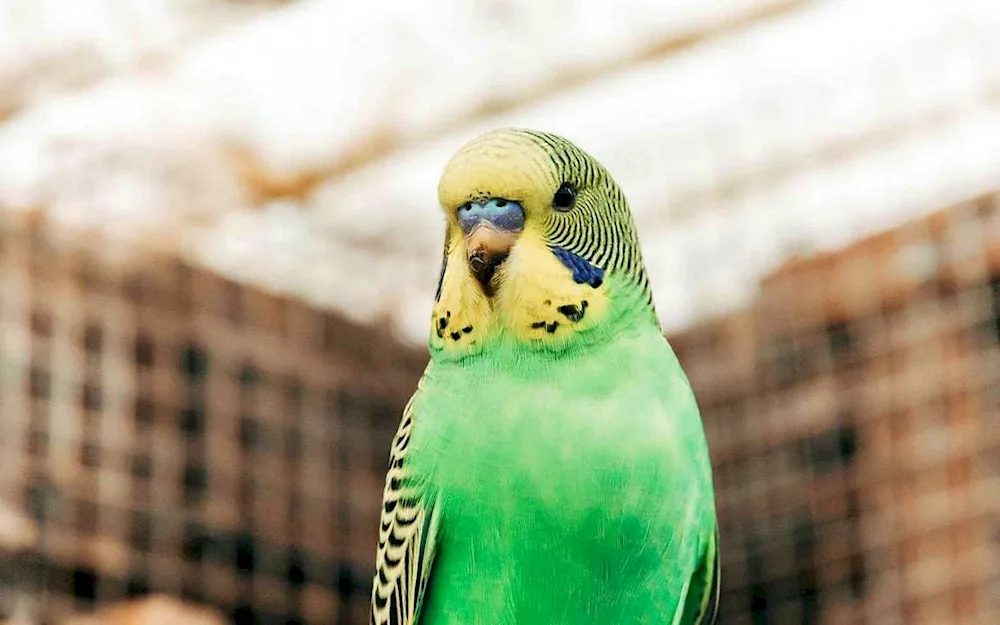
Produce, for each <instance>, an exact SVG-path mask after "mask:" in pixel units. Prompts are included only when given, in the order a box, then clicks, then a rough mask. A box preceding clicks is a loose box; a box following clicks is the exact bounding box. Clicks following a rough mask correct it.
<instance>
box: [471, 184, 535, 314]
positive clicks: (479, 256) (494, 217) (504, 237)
mask: <svg viewBox="0 0 1000 625" xmlns="http://www.w3.org/2000/svg"><path fill="white" fill-rule="evenodd" d="M458 223H459V225H460V226H461V228H462V233H463V234H464V235H465V249H466V251H467V252H468V259H469V268H470V269H471V270H472V273H473V274H475V276H476V278H477V279H478V280H479V282H480V284H482V285H483V288H484V289H485V290H486V292H487V294H491V293H492V287H491V286H490V283H491V281H492V279H493V275H494V273H495V272H496V269H497V267H499V266H500V263H502V262H503V261H504V260H505V259H506V258H507V255H508V254H510V249H511V247H513V246H514V243H515V242H516V241H517V237H518V235H519V234H520V233H521V230H522V229H523V228H524V209H523V208H521V205H520V204H519V203H517V202H512V201H510V200H504V199H492V200H489V201H488V202H482V203H479V202H469V203H468V204H464V205H462V207H460V208H459V209H458Z"/></svg>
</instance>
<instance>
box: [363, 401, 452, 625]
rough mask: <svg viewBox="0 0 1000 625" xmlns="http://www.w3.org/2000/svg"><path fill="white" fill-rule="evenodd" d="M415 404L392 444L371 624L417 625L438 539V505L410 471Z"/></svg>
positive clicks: (383, 504)
mask: <svg viewBox="0 0 1000 625" xmlns="http://www.w3.org/2000/svg"><path fill="white" fill-rule="evenodd" d="M412 429H413V399H412V398H411V399H410V401H409V403H407V404H406V408H405V409H404V410H403V419H402V422H401V423H400V424H399V430H398V431H397V432H396V437H395V438H394V439H393V441H392V450H391V452H390V454H389V471H388V473H387V474H386V477H385V491H384V492H383V495H382V517H381V521H380V524H379V534H378V554H377V555H376V558H375V579H374V581H373V584H372V614H371V624H372V625H413V624H414V623H415V622H416V619H417V616H418V614H419V611H420V604H421V601H422V599H423V596H424V591H425V589H426V588H427V580H428V579H429V577H430V571H431V564H432V563H433V561H434V547H435V539H436V537H437V521H438V514H437V511H438V508H439V506H438V505H437V500H436V499H434V500H431V499H430V498H429V493H428V492H427V490H426V489H425V488H424V486H423V485H422V484H421V481H420V480H418V479H415V476H414V475H412V474H411V473H410V472H409V471H407V467H406V451H407V449H408V448H409V445H410V433H411V430H412Z"/></svg>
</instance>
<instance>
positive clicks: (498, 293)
mask: <svg viewBox="0 0 1000 625" xmlns="http://www.w3.org/2000/svg"><path fill="white" fill-rule="evenodd" d="M438 198H439V201H440V204H441V207H442V208H443V209H444V212H445V216H446V218H447V232H446V235H445V250H444V264H443V266H442V270H441V278H440V283H439V285H438V294H437V300H436V305H435V307H434V314H433V320H432V323H433V332H432V335H431V347H432V349H437V350H443V351H445V352H448V353H456V354H464V353H469V352H471V351H475V347H476V346H481V345H482V344H483V343H484V342H487V341H488V340H489V339H490V338H492V337H495V336H500V335H506V336H510V337H513V338H514V339H515V340H522V341H525V342H527V343H529V344H531V345H535V346H542V347H547V348H558V347H562V346H565V345H568V344H570V343H572V340H571V339H572V338H574V337H577V336H581V335H583V334H585V333H586V332H587V331H588V330H591V329H593V328H595V327H599V326H601V325H602V324H606V323H607V322H608V321H609V319H611V318H615V317H618V316H620V314H619V313H624V312H628V311H627V310H625V309H626V308H627V307H637V308H638V309H639V310H638V313H639V316H640V317H642V319H643V321H648V319H647V318H648V317H650V316H652V317H653V318H654V319H655V315H651V313H652V303H651V297H650V293H649V286H648V282H647V279H646V273H645V269H644V267H643V262H642V255H641V252H640V250H639V242H638V238H637V235H636V232H635V226H634V224H633V222H632V215H631V213H630V211H629V208H628V203H627V202H626V200H625V196H624V194H623V193H622V191H621V189H620V188H619V187H618V185H617V184H616V183H615V181H614V180H613V179H612V178H611V176H610V175H609V174H608V172H607V171H606V170H605V169H604V167H603V166H601V164H600V163H598V162H597V161H596V160H595V159H594V158H593V157H591V156H590V155H589V154H587V153H586V152H584V151H583V150H581V149H580V148H578V147H577V146H575V145H574V144H572V143H570V142H569V141H568V140H566V139H563V138H562V137H559V136H556V135H553V134H548V133H543V132H536V131H531V130H521V129H503V130H495V131H492V132H489V133H486V134H484V135H481V136H479V137H477V138H475V139H473V140H472V141H470V142H469V143H467V144H466V145H464V146H463V147H462V148H461V149H459V151H458V152H457V153H456V154H455V155H454V156H453V157H452V158H451V160H450V161H449V162H448V164H447V166H446V167H445V170H444V173H443V175H442V177H441V181H440V184H439V186H438ZM654 323H655V321H654Z"/></svg>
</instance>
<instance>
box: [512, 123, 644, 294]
mask: <svg viewBox="0 0 1000 625" xmlns="http://www.w3.org/2000/svg"><path fill="white" fill-rule="evenodd" d="M515 132H516V133H517V134H521V135H523V136H527V137H530V138H531V140H532V141H534V142H535V144H536V145H539V146H540V147H542V148H543V149H544V151H545V152H546V154H547V155H548V156H549V158H550V159H551V162H552V165H553V167H552V171H553V180H552V181H551V182H552V186H553V188H559V187H560V185H563V184H564V183H566V184H569V185H571V186H572V187H573V188H574V190H575V191H576V195H575V202H574V205H573V207H572V209H571V210H565V211H562V210H560V211H552V213H551V215H550V217H549V219H548V223H547V227H548V233H547V235H548V240H549V243H550V245H551V246H552V248H553V251H554V253H556V254H557V256H560V252H556V250H563V251H564V252H566V253H569V254H572V255H574V256H577V257H579V258H582V259H583V260H585V261H586V262H588V263H589V264H590V265H592V266H594V267H597V268H600V269H603V270H604V271H607V272H609V273H612V274H615V275H618V276H623V277H626V278H627V279H629V280H630V281H632V282H633V283H635V284H636V285H638V286H639V287H640V288H641V289H642V291H643V293H644V295H645V298H646V301H647V303H648V304H649V306H650V308H652V307H653V295H652V291H651V289H650V286H649V278H648V276H647V274H646V269H645V265H644V263H643V260H642V251H641V249H640V246H639V237H638V234H637V233H636V229H635V224H634V222H633V220H632V213H631V211H630V210H629V206H628V201H627V200H626V199H625V194H624V193H623V192H622V190H621V188H620V187H619V186H618V184H617V183H616V182H615V181H614V180H613V179H612V178H611V175H610V174H609V173H608V172H607V170H606V169H604V167H603V166H602V165H601V164H600V163H598V162H597V160H595V159H594V158H593V157H591V156H590V155H589V154H587V153H586V152H584V151H583V150H581V149H580V148H578V147H576V146H575V145H574V144H573V143H571V142H569V141H567V140H566V139H563V138H562V137H559V136H557V135H553V134H549V133H544V132H538V131H534V130H517V131H515ZM563 256H566V254H565V253H564V254H562V256H560V260H562V261H563V262H564V264H565V263H566V261H565V260H564V258H563ZM567 266H569V267H570V268H571V269H574V267H572V266H570V265H567ZM574 271H575V269H574Z"/></svg>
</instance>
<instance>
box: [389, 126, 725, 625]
mask: <svg viewBox="0 0 1000 625" xmlns="http://www.w3.org/2000/svg"><path fill="white" fill-rule="evenodd" d="M497 198H499V199H507V200H509V201H511V202H516V203H517V204H518V205H520V206H522V207H523V210H524V225H523V229H522V230H521V231H519V232H518V233H517V237H516V242H515V243H514V245H513V246H512V248H511V249H510V250H509V254H507V255H506V257H505V259H504V260H503V261H502V264H501V265H500V266H499V267H498V268H497V270H496V272H495V273H494V274H493V277H492V278H491V279H490V280H491V282H490V283H489V285H488V286H489V287H490V288H489V289H487V288H485V287H486V286H487V285H484V284H481V283H479V282H478V281H477V280H476V279H475V278H474V277H473V275H472V273H471V272H470V269H469V267H468V265H467V259H468V254H467V253H468V250H467V249H466V242H465V238H464V237H465V235H464V234H463V232H462V230H461V229H460V227H459V224H458V223H457V218H456V212H457V211H458V210H459V208H460V207H461V206H462V205H463V204H464V203H466V202H470V201H477V202H479V201H483V200H489V199H497ZM439 200H440V203H441V205H442V207H443V208H444V210H445V213H446V217H447V221H448V228H447V234H446V237H445V248H444V262H443V267H442V270H441V276H440V284H439V291H438V293H437V296H436V298H435V305H434V311H433V316H432V320H431V336H430V354H431V361H430V364H429V365H428V367H427V370H426V371H425V373H424V376H423V378H422V379H421V382H420V385H419V387H418V389H417V391H416V393H415V394H414V396H413V398H412V399H411V400H410V403H409V404H408V405H407V408H406V410H405V411H404V415H403V419H402V422H401V425H400V428H399V432H398V433H397V435H396V438H395V440H394V442H393V446H392V453H391V459H390V464H389V472H388V475H387V478H386V488H385V493H384V504H383V510H382V524H381V527H380V532H379V550H378V555H377V562H376V571H377V572H376V576H375V580H374V585H373V591H372V613H373V616H372V623H373V624H376V625H383V624H386V623H392V624H395V625H414V624H417V623H419V625H449V624H455V625H476V624H480V623H482V624H484V625H485V624H491V625H492V624H514V623H524V624H534V623H551V624H560V623H565V624H567V625H569V624H574V625H578V624H581V623H602V624H603V623H674V624H675V625H676V624H680V625H710V624H711V623H712V622H713V621H714V618H715V612H716V609H717V608H716V606H717V603H718V588H719V573H720V572H719V553H718V549H719V546H718V530H717V525H716V519H715V506H714V498H713V490H712V477H711V466H710V463H709V457H708V450H707V445H706V443H705V436H704V431H703V428H702V425H701V419H700V415H699V412H698V406H697V403H696V402H695V398H694V395H693V393H692V391H691V386H690V384H689V383H688V380H687V378H686V376H685V375H684V372H683V370H682V369H681V366H680V363H679V362H678V361H677V358H676V356H675V355H674V353H673V351H672V350H671V348H670V346H669V345H668V343H667V341H666V340H665V339H664V338H663V336H662V334H661V331H660V327H659V322H658V320H657V317H656V313H655V311H654V310H653V305H652V295H651V292H650V289H649V282H648V279H647V277H646V272H645V268H644V266H643V262H642V254H641V252H640V249H639V242H638V236H637V234H636V231H635V227H634V225H633V223H632V218H631V213H630V211H629V208H628V204H627V202H626V201H625V197H624V194H623V193H622V192H621V190H620V189H619V187H618V186H617V184H616V183H615V182H614V180H613V179H612V178H611V176H610V175H609V174H608V173H607V171H606V170H605V169H604V168H603V167H602V166H601V165H600V164H599V163H598V162H597V161H596V160H594V159H593V158H592V157H590V156H589V155H587V154H586V153H585V152H583V151H582V150H580V149H579V148H577V147H576V146H574V145H573V144H571V143H569V142H568V141H566V140H565V139H562V138H560V137H557V136H555V135H550V134H547V133H540V132H536V131H530V130H502V131H495V132H493V133H488V134H486V135H484V136H482V137H479V138H477V139H475V140H473V141H471V142H470V143H469V144H467V145H466V146H464V147H463V148H462V149H460V150H459V151H458V153H457V154H456V155H455V156H454V157H453V158H452V160H451V161H450V162H449V164H448V166H447V167H446V169H445V172H444V175H443V176H442V179H441V183H440V185H439Z"/></svg>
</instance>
